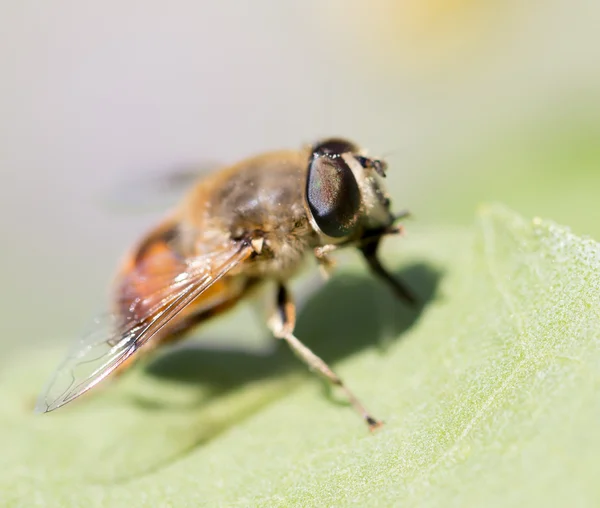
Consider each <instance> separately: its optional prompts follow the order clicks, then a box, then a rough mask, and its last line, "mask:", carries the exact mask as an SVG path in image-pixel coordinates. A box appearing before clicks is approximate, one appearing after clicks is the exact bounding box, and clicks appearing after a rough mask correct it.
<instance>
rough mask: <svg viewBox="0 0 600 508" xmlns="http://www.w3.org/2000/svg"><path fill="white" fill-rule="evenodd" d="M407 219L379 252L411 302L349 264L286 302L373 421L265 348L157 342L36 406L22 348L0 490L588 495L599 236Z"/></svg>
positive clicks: (168, 500)
mask: <svg viewBox="0 0 600 508" xmlns="http://www.w3.org/2000/svg"><path fill="white" fill-rule="evenodd" d="M413 229H414V228H413V226H412V225H410V227H409V230H411V234H410V235H409V236H408V237H407V238H406V239H404V240H402V241H399V240H390V241H388V242H387V244H386V249H387V250H386V256H385V257H386V259H387V261H388V263H390V264H392V265H394V266H395V268H396V269H397V270H398V271H399V274H400V275H401V276H403V277H404V278H405V279H406V280H407V282H408V283H409V284H410V285H411V286H413V287H414V288H415V290H416V291H417V292H419V293H420V295H421V296H422V298H423V299H424V302H425V303H424V306H423V308H422V309H420V311H419V312H415V311H410V310H407V309H405V308H402V307H401V306H400V305H399V304H398V303H397V302H394V301H393V300H391V298H390V297H389V295H388V293H387V292H386V289H385V288H382V287H381V286H380V285H379V284H378V283H376V282H374V281H372V280H371V279H369V278H368V277H367V275H366V274H365V272H364V269H363V268H362V267H361V265H360V264H359V263H358V262H357V261H356V262H351V263H350V264H349V265H346V266H347V268H345V269H343V270H342V271H341V273H340V274H339V275H338V276H336V277H335V278H334V279H333V280H332V281H331V282H330V283H329V284H327V285H326V286H325V287H324V288H322V289H321V290H320V291H318V292H317V294H315V295H314V297H313V298H312V299H310V300H309V301H308V303H307V305H306V306H305V308H304V309H303V311H302V312H301V315H300V323H299V327H298V336H299V337H300V338H302V339H304V340H305V341H306V342H307V343H308V344H309V345H310V346H311V347H312V348H313V349H314V350H315V351H316V352H317V353H319V354H321V355H322V356H323V357H324V358H325V360H327V361H329V362H332V363H333V364H334V365H335V368H336V370H337V371H338V372H339V374H340V375H341V376H342V377H343V378H344V379H345V380H346V382H347V383H348V385H349V386H350V387H352V389H353V390H354V391H355V392H357V393H358V394H359V396H360V397H361V398H362V399H363V400H364V401H365V403H366V404H367V405H368V407H369V408H370V409H371V410H372V411H373V412H374V413H375V414H376V416H378V417H380V418H382V419H384V420H385V422H386V425H385V427H384V428H383V429H381V430H380V431H379V432H377V433H376V434H374V435H370V434H369V433H368V431H367V429H366V427H365V426H364V424H363V423H362V422H361V421H360V419H359V418H358V417H357V416H356V415H355V414H354V413H353V412H352V410H351V409H350V408H349V407H348V406H347V405H345V404H343V403H340V400H341V399H340V397H339V396H338V395H337V394H334V395H333V396H331V397H330V396H328V395H327V393H328V392H327V391H326V390H323V389H322V387H321V385H319V383H317V382H316V381H315V380H314V379H313V378H311V377H310V376H309V375H307V374H305V373H304V370H303V369H302V368H301V366H299V365H298V364H297V363H296V360H295V359H294V358H293V357H292V355H291V353H289V351H287V350H286V349H285V348H284V347H280V348H278V349H277V351H276V352H274V353H273V354H269V355H264V354H260V353H259V352H258V351H259V350H258V349H256V348H253V349H248V350H247V351H242V350H238V351H235V350H232V349H223V350H216V349H206V348H205V349H204V350H203V349H202V348H199V347H189V348H187V349H186V348H183V349H180V350H177V351H173V352H170V353H165V354H164V355H163V356H161V357H160V358H158V359H157V360H155V361H153V362H152V363H150V364H149V365H148V366H147V368H146V369H142V368H141V367H139V368H136V369H135V370H134V371H133V372H132V373H131V375H130V376H127V377H125V378H123V379H122V380H121V381H120V382H119V383H118V384H115V385H113V386H109V387H107V388H106V389H105V390H98V391H97V392H96V394H95V395H94V396H90V397H88V398H86V399H84V400H82V401H81V402H80V403H76V404H72V406H71V407H68V408H65V409H64V410H61V411H57V412H55V413H52V414H48V415H43V416H38V415H32V414H31V412H30V409H31V406H32V404H33V399H34V397H35V395H36V392H37V389H38V388H39V385H40V384H42V383H43V381H44V379H45V376H46V375H47V374H48V369H49V368H50V366H51V365H52V364H54V362H55V361H56V360H57V359H58V357H59V354H60V353H59V352H58V351H56V350H49V351H45V352H38V353H36V354H33V353H30V354H28V355H26V356H25V355H21V356H17V357H13V358H12V359H11V362H10V367H8V366H6V367H5V368H4V370H3V371H2V373H1V374H0V376H1V377H0V393H2V399H3V400H2V405H1V408H0V449H1V450H2V453H1V454H0V501H1V502H0V505H2V506H24V507H25V506H27V507H30V506H36V505H39V506H50V507H51V506H61V507H70V506H86V507H94V506H111V507H119V506H128V507H132V506H136V507H137V506H175V507H186V506H219V505H221V506H290V505H291V506H347V505H351V504H355V505H357V506H419V507H421V506H444V507H448V506H457V507H458V506H460V507H464V506H503V507H504V506H571V505H573V506H598V504H600V483H599V482H598V480H597V476H598V474H597V473H598V456H600V433H599V432H598V431H597V429H598V421H600V375H599V372H600V341H599V338H600V310H599V309H600V301H599V300H600V247H599V245H598V244H596V243H595V242H593V241H591V240H586V239H581V238H578V237H576V236H574V235H573V234H571V233H570V232H569V231H568V230H567V229H565V228H563V227H560V226H557V225H555V224H553V223H550V222H546V221H542V220H538V219H536V220H533V221H526V220H524V219H521V218H520V217H519V216H517V215H515V214H514V213H512V212H510V211H508V210H506V209H504V208H502V207H497V206H496V207H490V208H486V209H483V210H481V212H480V213H479V215H478V219H477V223H476V227H475V231H474V232H469V231H465V230H460V229H448V230H444V231H426V230H421V231H418V230H417V231H414V232H413ZM236 324H237V325H238V326H239V329H240V330H243V329H244V326H245V325H246V324H247V321H238V323H236Z"/></svg>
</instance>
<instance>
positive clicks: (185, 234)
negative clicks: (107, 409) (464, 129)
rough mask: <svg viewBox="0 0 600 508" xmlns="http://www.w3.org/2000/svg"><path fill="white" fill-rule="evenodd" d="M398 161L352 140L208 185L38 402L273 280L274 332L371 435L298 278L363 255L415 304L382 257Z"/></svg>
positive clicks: (281, 154)
mask: <svg viewBox="0 0 600 508" xmlns="http://www.w3.org/2000/svg"><path fill="white" fill-rule="evenodd" d="M386 168H387V165H386V163H385V161H383V160H381V159H377V158H372V157H369V156H368V155H367V154H366V152H364V151H363V150H361V149H360V148H359V147H358V146H357V145H356V144H354V143H353V142H351V141H348V140H345V139H340V138H330V139H325V140H321V141H319V142H317V143H315V144H313V145H310V146H305V147H303V148H301V149H299V150H282V151H274V152H269V153H265V154H262V155H257V156H254V157H251V158H248V159H246V160H243V161H241V162H239V163H237V164H234V165H232V166H229V167H225V168H223V169H220V170H218V171H216V172H214V173H212V174H210V175H208V176H205V177H202V178H200V181H199V182H197V183H196V184H195V186H194V187H193V188H192V189H191V190H190V191H189V193H188V194H187V196H185V197H184V199H183V200H182V201H181V202H180V203H179V205H178V206H176V207H175V209H174V210H173V211H172V212H171V213H169V214H168V215H167V216H166V218H164V220H163V221H162V222H161V223H160V224H159V225H158V227H156V228H154V229H152V230H151V231H150V232H149V233H148V234H147V235H146V236H144V237H143V238H142V239H141V241H140V242H138V243H137V244H136V245H135V246H134V248H133V249H132V250H131V251H130V253H129V254H128V255H127V256H126V258H125V260H124V261H123V263H122V265H121V266H120V269H119V270H118V273H117V277H116V284H115V288H114V291H113V294H112V302H111V303H112V308H111V309H110V313H109V314H108V315H106V316H105V317H104V318H102V319H99V320H97V321H96V322H95V324H94V327H93V329H92V330H91V333H90V334H89V335H86V336H84V338H83V339H82V340H80V341H78V342H77V343H76V345H75V347H74V349H73V350H72V351H71V352H70V354H68V355H67V357H66V359H65V360H64V362H63V363H62V364H61V365H60V366H59V368H58V369H57V370H56V372H55V374H54V376H53V378H52V379H51V381H50V383H49V385H48V386H47V388H46V390H45V391H44V392H43V393H42V395H41V396H40V398H39V400H38V404H37V407H36V410H37V411H38V412H48V411H53V410H55V409H57V408H59V407H61V406H63V405H64V404H67V403H68V402H71V401H72V400H74V399H75V398H77V397H79V396H80V395H82V394H83V393H85V392H87V391H88V390H89V389H90V388H92V387H94V386H95V385H96V384H98V383H99V382H100V381H102V380H103V379H104V378H106V377H107V376H109V375H110V374H111V373H114V372H115V371H122V370H124V369H125V368H127V367H128V366H129V365H130V364H131V363H132V360H133V359H135V358H137V357H138V355H139V353H138V352H139V351H140V350H143V351H149V350H151V349H153V348H155V347H157V346H160V345H163V344H166V343H169V342H173V341H174V340H176V339H179V338H181V337H182V336H183V335H185V333H184V332H186V331H188V330H190V329H191V328H192V327H194V326H196V325H197V324H199V323H201V322H203V321H205V320H207V319H209V318H210V317H213V316H215V315H218V314H221V313H223V312H225V311H227V310H229V309H231V308H233V307H234V306H235V305H236V304H237V303H238V302H240V301H241V300H243V299H245V298H246V297H247V296H248V295H250V294H251V293H252V292H253V291H254V290H255V289H257V288H259V287H260V286H261V285H263V284H264V283H266V282H267V281H274V282H275V283H276V288H277V289H276V294H274V295H273V303H274V305H273V308H274V311H273V313H272V315H271V317H270V319H269V320H268V327H269V328H270V330H271V332H272V333H273V335H274V336H275V337H276V338H278V339H283V340H285V341H286V342H287V343H288V344H289V346H290V347H291V348H292V350H293V351H294V352H295V353H296V354H297V355H298V356H299V358H300V359H301V360H302V361H303V362H304V363H306V364H307V366H308V367H309V368H311V369H312V370H314V371H316V372H317V373H319V374H321V375H322V376H323V377H324V378H325V379H327V380H328V381H329V382H331V383H332V384H333V385H337V386H339V387H340V388H341V389H342V390H343V391H344V392H345V394H346V396H347V398H348V399H349V401H350V403H351V404H352V406H353V407H354V409H355V410H356V411H357V412H358V413H359V414H360V416H361V417H362V418H363V420H364V421H365V422H366V423H367V425H368V426H369V428H370V429H371V430H373V429H375V428H377V427H379V426H380V425H381V422H380V421H379V420H377V419H376V418H374V417H373V416H372V415H371V414H370V413H369V412H368V411H367V409H366V408H365V406H364V405H363V404H362V403H361V402H360V401H359V399H358V398H357V397H356V396H355V395H354V394H353V393H352V392H351V391H350V389H349V388H348V387H347V386H346V384H345V383H344V382H343V381H342V380H341V379H340V378H339V377H338V376H337V375H336V374H335V373H334V372H333V370H331V368H330V367H329V366H328V365H327V364H326V363H325V362H324V361H323V360H321V359H320V358H319V357H318V356H317V355H316V354H315V353H313V352H312V351H311V350H310V349H309V348H308V347H306V346H305V345H304V344H303V343H302V342H301V341H300V340H299V339H298V338H297V337H296V336H295V335H294V326H295V320H296V312H295V306H294V301H293V299H292V296H291V294H290V292H289V291H288V289H287V282H288V281H289V280H290V279H291V278H292V277H293V276H294V275H296V274H297V273H298V272H299V270H300V269H301V268H302V266H303V264H304V261H305V260H306V259H307V258H309V257H310V256H313V257H314V258H315V259H316V260H317V262H318V263H319V265H320V266H321V267H323V268H324V269H325V270H327V269H329V268H331V266H332V261H331V259H330V254H331V253H333V252H334V251H336V250H338V249H341V248H344V247H355V248H358V249H359V250H360V252H361V253H362V254H363V256H364V258H365V259H366V261H367V264H368V265H369V267H370V269H371V270H372V272H373V273H374V274H375V275H376V276H377V277H379V278H380V279H381V280H382V281H384V282H385V283H387V284H388V285H389V286H390V288H391V289H392V290H393V291H394V293H395V294H396V295H397V296H399V297H400V298H402V299H403V300H405V301H406V302H408V303H414V302H415V298H414V297H413V296H412V294H411V293H410V291H409V290H408V289H407V288H406V287H405V286H404V285H403V284H402V283H401V282H400V281H398V280H396V279H394V278H393V277H392V276H391V275H390V273H389V272H388V271H387V270H386V269H385V268H384V267H383V266H382V264H381V263H380V261H379V258H378V256H377V250H378V247H379V244H380V241H381V239H382V238H383V237H385V236H386V235H391V234H398V233H401V232H402V227H401V226H399V225H397V224H396V223H397V222H398V221H399V220H400V219H402V218H404V217H406V216H407V215H408V214H407V213H406V212H404V213H400V214H396V215H395V214H393V213H392V212H391V210H390V199H389V196H388V194H387V193H386V191H385V189H384V186H383V178H384V177H385V171H386Z"/></svg>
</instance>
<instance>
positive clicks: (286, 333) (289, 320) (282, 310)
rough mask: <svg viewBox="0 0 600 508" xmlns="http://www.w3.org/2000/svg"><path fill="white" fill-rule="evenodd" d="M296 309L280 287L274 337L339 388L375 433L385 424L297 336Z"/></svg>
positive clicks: (270, 322) (274, 322) (273, 321)
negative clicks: (283, 342)
mask: <svg viewBox="0 0 600 508" xmlns="http://www.w3.org/2000/svg"><path fill="white" fill-rule="evenodd" d="M295 324H296V308H295V305H294V302H293V301H292V299H291V296H290V294H289V292H288V291H287V289H286V287H285V286H283V285H280V286H279V289H278V293H277V309H276V312H275V314H274V316H273V317H272V318H271V319H270V320H269V327H270V328H271V330H272V332H273V335H275V337H277V338H278V339H284V340H285V341H286V342H287V343H288V345H289V346H290V347H291V348H292V351H293V352H294V353H295V354H296V355H297V356H298V357H299V358H300V359H301V360H302V361H303V362H304V363H305V364H306V365H307V366H308V368H309V369H310V370H313V371H316V372H317V373H318V374H320V375H321V376H323V377H324V378H325V379H326V380H328V381H329V382H330V383H331V384H333V385H335V386H339V387H340V388H341V389H342V390H343V392H344V393H345V394H346V397H348V400H349V401H350V403H351V404H352V407H354V409H355V410H356V411H357V412H358V414H359V415H360V416H361V418H362V419H363V420H364V421H365V422H366V424H367V425H368V426H369V430H371V431H373V430H375V429H377V428H378V427H381V425H383V422H381V421H380V420H377V419H376V418H374V417H373V416H372V415H371V414H370V413H369V412H368V411H367V409H366V408H365V407H364V406H363V404H362V403H361V402H360V401H359V400H358V398H357V397H356V396H355V395H354V394H353V393H352V392H351V391H350V389H349V388H348V387H347V386H346V385H345V384H344V382H343V381H342V379H341V378H340V377H339V376H338V375H337V374H336V373H335V372H333V371H332V370H331V368H330V367H329V366H328V365H327V364H326V363H325V362H324V361H323V360H322V359H321V358H319V357H318V356H317V355H316V354H314V353H313V352H312V351H311V350H310V349H309V348H308V347H306V346H305V345H304V344H303V343H302V342H301V341H300V340H299V339H298V338H297V337H296V336H295V335H294V333H293V332H294V327H295Z"/></svg>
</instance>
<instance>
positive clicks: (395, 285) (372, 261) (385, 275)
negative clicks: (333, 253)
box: [360, 236, 418, 305]
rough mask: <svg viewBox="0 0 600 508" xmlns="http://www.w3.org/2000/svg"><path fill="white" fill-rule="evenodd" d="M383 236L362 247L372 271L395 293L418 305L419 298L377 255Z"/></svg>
mask: <svg viewBox="0 0 600 508" xmlns="http://www.w3.org/2000/svg"><path fill="white" fill-rule="evenodd" d="M381 238H382V236H380V237H378V238H375V239H374V240H371V241H370V242H368V243H366V244H365V245H363V246H362V247H360V251H361V252H362V254H363V256H364V257H365V260H366V261H367V264H368V265H369V268H370V269H371V271H372V272H373V273H374V274H375V275H376V276H377V277H379V278H380V279H381V280H382V281H383V282H385V283H386V284H387V285H388V286H389V287H390V289H391V290H392V291H393V292H394V294H395V295H396V296H397V297H398V298H401V299H402V300H404V301H405V302H407V303H409V304H411V305H416V304H417V303H418V300H417V298H416V297H415V296H414V295H413V294H412V292H411V291H410V290H409V289H408V288H407V287H406V286H405V285H404V284H403V283H402V282H401V281H399V280H398V279H396V278H395V277H394V276H393V275H392V274H391V273H390V272H389V271H388V270H387V269H386V268H385V267H384V266H383V265H382V264H381V261H380V260H379V257H378V256H377V250H378V248H379V244H380V242H381Z"/></svg>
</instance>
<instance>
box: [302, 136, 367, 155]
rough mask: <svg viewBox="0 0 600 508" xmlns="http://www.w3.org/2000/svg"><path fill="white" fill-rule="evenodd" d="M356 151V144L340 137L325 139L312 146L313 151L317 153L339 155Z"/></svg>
mask: <svg viewBox="0 0 600 508" xmlns="http://www.w3.org/2000/svg"><path fill="white" fill-rule="evenodd" d="M358 151H359V148H358V146H356V145H355V144H354V143H352V141H348V140H346V139H341V138H330V139H325V140H323V141H321V142H319V143H317V144H316V145H314V146H313V153H315V154H318V155H340V154H343V153H347V152H351V153H356V152H358Z"/></svg>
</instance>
